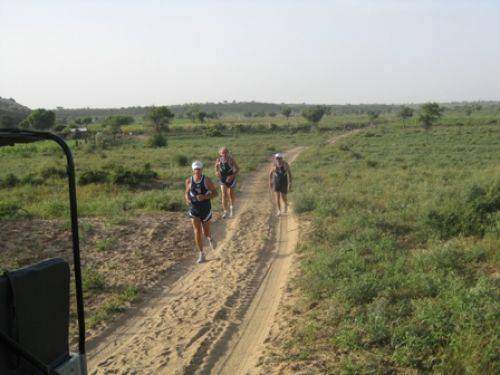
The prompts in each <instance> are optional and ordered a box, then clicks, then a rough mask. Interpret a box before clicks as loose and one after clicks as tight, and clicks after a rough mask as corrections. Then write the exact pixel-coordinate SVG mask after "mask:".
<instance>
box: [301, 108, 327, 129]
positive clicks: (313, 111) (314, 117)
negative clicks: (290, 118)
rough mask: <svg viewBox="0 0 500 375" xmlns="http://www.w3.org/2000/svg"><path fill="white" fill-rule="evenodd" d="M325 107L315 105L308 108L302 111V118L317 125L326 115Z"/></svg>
mask: <svg viewBox="0 0 500 375" xmlns="http://www.w3.org/2000/svg"><path fill="white" fill-rule="evenodd" d="M325 112H326V111H325V107H324V106H322V105H315V106H314V107H308V108H306V109H304V110H303V111H302V117H304V118H305V119H306V120H308V121H310V122H312V123H313V124H314V125H317V124H318V122H320V121H321V119H322V118H323V116H324V115H325Z"/></svg>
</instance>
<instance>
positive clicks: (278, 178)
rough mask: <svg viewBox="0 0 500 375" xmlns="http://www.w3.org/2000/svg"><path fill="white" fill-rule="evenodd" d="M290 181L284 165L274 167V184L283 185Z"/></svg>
mask: <svg viewBox="0 0 500 375" xmlns="http://www.w3.org/2000/svg"><path fill="white" fill-rule="evenodd" d="M287 183H288V179H287V173H286V168H285V166H284V165H282V166H281V167H278V166H276V167H275V168H274V184H275V185H276V186H283V185H284V184H287Z"/></svg>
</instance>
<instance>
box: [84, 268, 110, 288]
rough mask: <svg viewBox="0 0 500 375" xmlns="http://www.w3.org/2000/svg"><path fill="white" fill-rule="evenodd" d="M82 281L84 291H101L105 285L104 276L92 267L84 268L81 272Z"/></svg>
mask: <svg viewBox="0 0 500 375" xmlns="http://www.w3.org/2000/svg"><path fill="white" fill-rule="evenodd" d="M82 281H83V285H82V286H83V290H84V291H91V290H97V291H102V290H104V288H105V287H106V280H105V278H104V275H102V274H101V273H99V272H98V271H97V270H95V269H94V268H90V267H89V268H85V270H84V271H83V274H82Z"/></svg>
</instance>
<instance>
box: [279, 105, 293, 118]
mask: <svg viewBox="0 0 500 375" xmlns="http://www.w3.org/2000/svg"><path fill="white" fill-rule="evenodd" d="M281 114H282V115H283V116H285V117H286V119H287V120H288V118H289V117H290V115H291V114H292V109H291V108H290V107H284V108H283V109H282V110H281Z"/></svg>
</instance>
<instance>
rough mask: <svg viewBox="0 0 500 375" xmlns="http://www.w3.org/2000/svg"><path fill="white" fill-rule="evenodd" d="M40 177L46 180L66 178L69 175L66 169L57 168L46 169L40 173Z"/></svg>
mask: <svg viewBox="0 0 500 375" xmlns="http://www.w3.org/2000/svg"><path fill="white" fill-rule="evenodd" d="M40 175H41V176H42V177H43V178H44V179H45V180H46V179H48V178H51V177H53V178H66V177H67V176H68V175H67V173H66V170H65V169H60V168H57V167H45V168H43V169H42V170H41V171H40Z"/></svg>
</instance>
